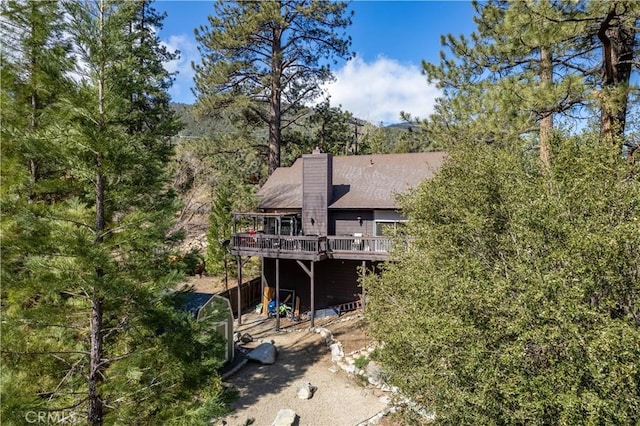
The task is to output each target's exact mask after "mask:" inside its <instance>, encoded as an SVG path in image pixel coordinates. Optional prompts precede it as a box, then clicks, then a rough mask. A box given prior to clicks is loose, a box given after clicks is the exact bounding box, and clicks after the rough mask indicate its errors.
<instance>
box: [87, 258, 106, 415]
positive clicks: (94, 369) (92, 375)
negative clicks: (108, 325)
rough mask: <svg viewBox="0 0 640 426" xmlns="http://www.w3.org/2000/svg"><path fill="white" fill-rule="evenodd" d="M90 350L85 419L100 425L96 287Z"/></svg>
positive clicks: (99, 322) (99, 307)
mask: <svg viewBox="0 0 640 426" xmlns="http://www.w3.org/2000/svg"><path fill="white" fill-rule="evenodd" d="M96 273H97V275H98V277H97V278H98V279H100V278H102V275H103V271H102V270H100V269H98V270H97V271H96ZM90 327H91V328H90V337H91V339H90V340H91V351H90V354H91V355H90V361H89V380H88V385H89V391H88V396H89V409H88V413H87V421H88V423H89V424H90V425H92V426H99V425H102V422H103V414H104V412H103V411H104V410H103V402H102V397H101V395H100V392H99V390H98V384H99V383H100V382H102V380H103V376H102V371H101V370H102V366H101V362H102V299H101V297H100V296H99V294H98V289H97V288H96V287H94V288H93V294H92V296H91V325H90Z"/></svg>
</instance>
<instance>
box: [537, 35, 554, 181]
mask: <svg viewBox="0 0 640 426" xmlns="http://www.w3.org/2000/svg"><path fill="white" fill-rule="evenodd" d="M540 82H541V83H542V87H543V88H544V89H547V88H550V87H551V85H552V84H553V65H552V58H551V52H550V50H549V49H548V48H546V47H541V48H540ZM545 108H547V106H546V105H545ZM552 132H553V112H552V111H551V108H547V109H545V110H544V111H542V119H541V120H540V162H541V163H542V167H543V169H544V170H545V171H547V170H549V167H551V147H550V146H549V139H550V138H551V134H552Z"/></svg>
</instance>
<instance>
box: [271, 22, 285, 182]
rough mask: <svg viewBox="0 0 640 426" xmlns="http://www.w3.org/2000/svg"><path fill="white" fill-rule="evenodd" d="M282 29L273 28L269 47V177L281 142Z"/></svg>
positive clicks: (278, 162) (276, 159)
mask: <svg viewBox="0 0 640 426" xmlns="http://www.w3.org/2000/svg"><path fill="white" fill-rule="evenodd" d="M281 100H282V28H281V27H280V26H278V25H276V26H275V27H274V28H273V39H272V45H271V97H270V99H269V159H268V162H269V176H271V174H272V173H273V172H274V170H275V169H277V168H278V167H280V144H281V142H282V129H281V124H282V117H281V111H280V102H281Z"/></svg>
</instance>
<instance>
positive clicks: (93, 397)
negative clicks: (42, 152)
mask: <svg viewBox="0 0 640 426" xmlns="http://www.w3.org/2000/svg"><path fill="white" fill-rule="evenodd" d="M104 20H105V4H104V2H100V30H101V31H102V30H103V29H104V24H105V23H104ZM100 46H101V47H102V48H104V38H103V37H102V36H101V38H100ZM104 75H105V73H104V64H102V65H101V67H100V71H99V75H98V82H97V83H98V85H97V86H98V87H97V88H98V98H97V102H98V115H99V123H98V126H99V127H102V126H104V115H105V110H104V105H105V99H104V96H105V94H104ZM102 160H103V158H102V155H101V154H98V155H96V163H95V167H96V222H95V230H94V232H95V237H94V241H93V242H94V244H102V242H103V241H104V229H105V223H106V222H105V217H104V204H105V185H106V183H105V177H104V174H103V169H102V167H103V164H102ZM95 271H96V283H95V284H94V287H93V294H92V295H91V326H90V330H89V335H90V344H91V349H90V351H89V354H90V355H89V358H90V359H89V378H88V387H89V389H88V397H89V408H88V413H87V421H88V423H89V424H90V425H92V426H101V425H102V423H103V416H104V401H103V400H102V395H101V394H100V390H99V389H98V385H99V383H100V382H102V381H103V379H104V376H103V375H102V358H103V352H102V351H103V348H102V344H103V340H102V337H103V336H102V325H103V324H102V308H103V306H102V304H103V302H102V297H101V296H100V292H99V288H98V285H99V284H100V283H101V282H102V280H103V278H104V271H103V269H102V268H101V266H100V265H96V267H95Z"/></svg>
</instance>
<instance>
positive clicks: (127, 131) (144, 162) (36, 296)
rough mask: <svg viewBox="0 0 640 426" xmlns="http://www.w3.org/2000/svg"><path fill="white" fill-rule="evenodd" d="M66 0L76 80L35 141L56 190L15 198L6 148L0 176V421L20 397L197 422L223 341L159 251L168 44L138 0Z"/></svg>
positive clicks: (97, 412) (15, 418)
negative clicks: (49, 195) (197, 315)
mask: <svg viewBox="0 0 640 426" xmlns="http://www.w3.org/2000/svg"><path fill="white" fill-rule="evenodd" d="M33 3H38V2H33ZM65 7H66V8H67V18H66V27H65V34H67V35H68V38H69V42H70V43H71V45H72V47H73V52H74V54H75V61H76V66H75V68H74V70H73V73H72V74H69V76H73V78H74V79H75V85H74V86H75V87H73V86H71V85H70V88H72V90H70V91H69V92H68V93H66V94H64V97H60V98H59V99H58V102H57V104H58V106H59V109H58V110H57V111H56V115H55V116H54V117H52V118H55V120H51V121H52V123H55V124H56V126H55V127H53V126H52V127H51V129H50V130H49V132H48V134H47V139H46V140H47V142H48V145H47V146H48V147H50V148H49V149H48V151H47V154H48V155H50V156H53V154H54V153H55V157H56V161H57V162H56V163H53V162H49V163H48V164H47V165H48V166H49V167H51V165H57V166H58V167H59V170H62V171H59V172H58V173H57V174H56V175H55V176H54V177H55V179H52V182H51V185H55V186H56V187H64V188H67V190H66V192H65V193H64V196H63V197H58V198H55V199H43V200H37V199H34V200H32V202H31V203H27V202H24V201H21V197H22V194H21V185H25V182H26V180H25V176H28V172H27V170H28V169H26V168H25V165H24V164H23V162H19V161H16V162H13V161H12V162H11V164H12V169H11V171H10V173H11V176H10V178H11V180H10V182H17V183H16V184H14V185H4V184H5V182H4V179H3V188H2V190H3V194H2V195H3V205H2V207H3V220H2V225H3V242H2V243H3V249H4V247H11V248H12V249H11V250H10V252H11V256H9V258H7V259H5V257H4V255H3V259H2V262H3V294H2V298H3V300H2V303H3V312H2V323H3V333H2V361H3V362H2V368H3V380H2V396H3V397H2V418H3V422H5V421H6V422H7V423H9V424H11V423H12V422H13V423H14V424H23V423H24V421H25V415H26V413H27V412H28V411H30V412H45V413H49V415H55V416H57V417H54V418H57V419H60V418H62V417H64V418H66V419H67V420H69V421H72V420H73V421H85V422H86V423H88V424H92V425H100V424H103V423H109V424H112V423H123V424H131V423H137V422H154V423H170V422H178V421H179V420H178V418H179V419H181V420H180V421H182V422H186V423H190V422H194V421H205V420H204V419H200V420H197V418H199V417H200V416H206V415H207V414H210V410H211V409H215V408H216V407H215V396H216V395H217V394H218V393H219V389H220V384H219V381H216V377H217V376H216V374H215V367H216V366H217V362H218V360H219V359H220V357H218V356H216V354H217V351H218V350H220V349H221V345H219V344H217V343H216V341H215V339H216V338H215V334H214V333H208V334H207V335H205V334H202V333H201V330H199V327H200V325H198V324H196V323H195V321H194V320H193V319H191V318H190V316H189V314H187V313H182V312H180V311H179V310H177V309H176V307H177V306H178V304H179V301H178V300H177V299H176V298H175V296H172V295H171V293H168V292H167V291H168V290H169V289H171V287H172V286H173V285H175V283H176V279H177V278H178V277H179V275H178V274H177V272H176V271H173V270H172V269H170V267H169V266H168V264H167V261H166V258H167V254H168V250H169V248H168V246H167V236H166V232H167V229H168V228H169V226H170V224H171V221H172V218H173V215H174V212H175V211H176V209H177V206H176V203H175V200H174V198H173V196H172V194H171V193H170V192H168V191H167V190H166V188H167V178H168V176H167V174H166V164H167V162H168V161H169V158H170V154H171V149H170V144H169V143H168V137H170V136H171V135H172V134H175V132H176V131H177V129H178V125H177V122H176V120H175V118H174V116H173V113H172V112H171V110H170V109H169V108H168V97H167V94H166V89H167V87H169V85H170V82H171V77H170V75H168V74H167V72H166V71H165V70H164V69H163V67H162V62H163V61H165V60H167V59H170V58H171V57H172V56H171V54H170V53H168V52H166V51H165V50H164V49H163V48H161V46H160V43H159V40H158V39H157V37H156V36H155V35H154V34H155V33H154V31H153V29H152V28H151V25H153V26H157V25H159V24H160V23H161V17H159V16H158V15H157V14H156V13H155V12H154V10H153V9H152V8H151V7H150V5H149V3H148V2H147V1H136V2H126V3H123V2H118V1H107V0H94V1H82V2H80V1H78V2H67V3H65ZM41 29H42V28H41ZM45 47H46V46H40V49H44V48H45ZM20 71H21V70H20V69H19V68H18V69H15V73H16V74H17V75H20ZM46 89H48V90H53V89H55V87H54V86H51V85H49V86H46ZM3 118H4V117H3ZM7 120H8V121H9V122H12V121H13V119H11V118H7ZM54 147H55V148H54ZM18 158H19V157H18ZM44 158H48V157H44ZM3 162H4V160H3ZM3 169H4V167H3ZM3 173H4V170H3ZM5 201H9V202H8V203H5ZM5 214H6V216H5ZM25 241H27V242H25ZM20 249H25V250H24V251H21V250H20ZM5 278H6V280H5ZM203 389H205V390H204V393H203ZM169 390H170V391H169ZM199 397H202V398H203V399H198V400H196V398H199ZM61 416H62V417H61ZM70 419H71V420H70ZM189 419H190V420H189ZM27 420H28V419H27Z"/></svg>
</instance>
